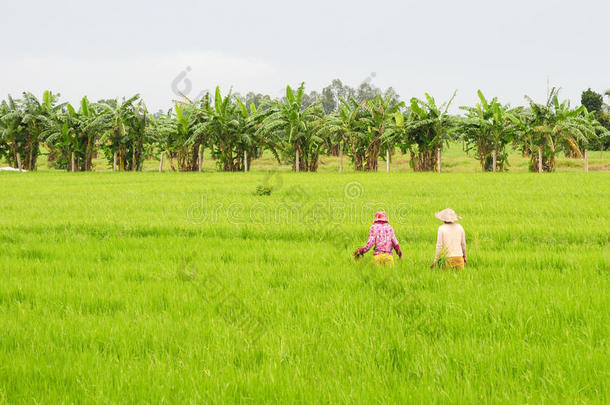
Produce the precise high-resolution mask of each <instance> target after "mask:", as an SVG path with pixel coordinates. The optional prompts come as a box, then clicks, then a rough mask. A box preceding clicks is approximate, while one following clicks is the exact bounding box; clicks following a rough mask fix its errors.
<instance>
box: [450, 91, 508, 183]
mask: <svg viewBox="0 0 610 405" xmlns="http://www.w3.org/2000/svg"><path fill="white" fill-rule="evenodd" d="M477 94H478V96H479V101H480V102H479V103H477V104H476V106H475V107H460V108H461V109H462V110H465V111H466V116H465V118H464V119H463V120H461V121H460V122H459V124H458V131H459V132H460V134H461V137H462V139H463V140H464V141H465V143H466V145H467V149H466V151H470V150H472V149H475V151H476V152H475V153H476V158H477V160H479V162H480V163H481V168H482V169H483V170H484V171H493V172H495V171H498V170H500V171H503V170H505V168H506V166H507V165H508V152H507V150H506V146H507V145H508V144H509V143H510V142H512V141H513V138H514V135H515V132H516V129H517V128H516V126H515V125H514V124H513V120H512V119H511V118H514V115H512V114H511V112H510V109H509V107H508V106H507V105H502V104H501V103H500V102H498V99H497V97H494V98H493V99H492V100H491V101H487V99H486V98H485V96H484V95H483V93H482V92H481V90H479V91H478V92H477Z"/></svg>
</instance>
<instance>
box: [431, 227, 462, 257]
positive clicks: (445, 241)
mask: <svg viewBox="0 0 610 405" xmlns="http://www.w3.org/2000/svg"><path fill="white" fill-rule="evenodd" d="M443 248H445V249H446V252H445V253H446V254H447V257H458V256H459V257H461V256H466V233H465V232H464V228H462V225H460V224H443V225H441V226H439V227H438V236H437V238H436V257H437V258H438V256H439V254H440V253H441V251H442V250H443Z"/></svg>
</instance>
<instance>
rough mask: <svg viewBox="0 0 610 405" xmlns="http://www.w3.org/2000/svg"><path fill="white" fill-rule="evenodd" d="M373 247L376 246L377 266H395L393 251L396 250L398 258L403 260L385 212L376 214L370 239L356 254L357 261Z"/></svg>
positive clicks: (375, 257)
mask: <svg viewBox="0 0 610 405" xmlns="http://www.w3.org/2000/svg"><path fill="white" fill-rule="evenodd" d="M373 245H374V246H375V250H374V251H373V262H374V263H375V264H377V265H387V266H393V265H394V257H393V256H392V250H396V254H397V255H398V257H400V258H402V252H401V251H400V246H398V240H397V239H396V235H394V229H393V228H392V225H390V224H389V222H388V218H387V217H386V214H385V212H383V211H379V212H377V213H376V214H375V220H374V221H373V225H371V229H370V230H369V239H368V241H367V242H366V245H365V246H364V247H362V248H360V249H358V250H356V251H355V252H354V257H355V258H356V260H357V259H358V258H360V256H362V255H363V254H365V253H366V252H368V251H369V250H370V249H371V247H373Z"/></svg>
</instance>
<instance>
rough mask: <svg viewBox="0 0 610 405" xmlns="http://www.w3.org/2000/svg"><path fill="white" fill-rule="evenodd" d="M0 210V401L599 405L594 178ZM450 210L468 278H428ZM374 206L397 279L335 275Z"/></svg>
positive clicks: (255, 176)
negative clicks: (442, 218) (390, 239)
mask: <svg viewBox="0 0 610 405" xmlns="http://www.w3.org/2000/svg"><path fill="white" fill-rule="evenodd" d="M475 163H476V162H475ZM261 184H268V185H269V186H271V187H272V192H271V195H268V196H267V195H257V194H256V189H257V186H259V185H261ZM0 201H1V206H2V208H1V210H0V313H1V314H2V315H1V316H0V402H4V403H134V402H137V403H218V402H225V403H226V402H238V403H260V402H282V403H293V402H318V403H319V402H322V403H336V402H341V403H346V402H347V403H351V402H355V403H371V402H374V403H405V402H407V403H413V402H418V403H607V402H608V401H610V388H609V387H610V384H608V381H610V365H609V364H610V362H609V360H610V311H608V308H610V294H609V293H608V291H610V248H609V246H610V245H609V242H610V232H609V231H608V230H609V229H610V214H609V211H608V202H609V201H610V177H609V176H608V174H607V173H605V172H590V173H582V172H575V173H567V172H564V173H553V174H530V173H496V174H492V173H488V174H484V173H441V174H438V173H419V174H414V173H408V172H404V171H403V172H391V173H353V172H352V173H303V174H295V173H285V172H281V173H279V172H278V173H274V174H270V173H268V172H265V171H263V170H261V171H259V172H251V173H167V172H165V173H153V172H145V173H58V172H45V171H41V172H37V173H26V174H20V173H0ZM448 206H449V207H452V208H454V209H455V210H456V211H457V212H458V213H459V214H460V215H462V216H463V220H462V221H461V223H462V225H463V226H464V228H465V230H466V236H467V243H468V265H467V268H466V270H465V271H462V272H452V271H438V270H430V269H429V265H430V264H431V262H432V260H433V255H434V244H435V238H436V229H437V226H438V225H439V223H438V221H437V220H436V219H435V218H434V216H433V214H434V212H435V211H438V210H440V209H443V208H445V207H448ZM379 208H383V209H386V210H387V212H388V215H389V219H390V222H391V223H392V225H393V226H394V229H395V231H396V234H397V237H398V240H399V241H400V244H401V248H402V251H403V253H404V256H403V259H402V260H397V263H396V265H395V266H394V267H393V268H391V269H380V268H375V267H373V265H372V264H371V261H372V260H371V256H370V253H369V254H367V256H365V257H364V258H363V259H362V260H360V261H359V262H354V261H353V259H352V256H351V252H352V251H353V250H354V249H355V248H357V247H360V246H362V244H363V243H364V242H365V240H366V237H367V235H368V227H369V225H370V222H371V219H372V217H373V213H374V212H375V211H376V210H377V209H379Z"/></svg>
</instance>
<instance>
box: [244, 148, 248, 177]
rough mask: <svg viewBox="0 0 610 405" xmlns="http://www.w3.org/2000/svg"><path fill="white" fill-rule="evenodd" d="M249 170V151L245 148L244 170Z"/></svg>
mask: <svg viewBox="0 0 610 405" xmlns="http://www.w3.org/2000/svg"><path fill="white" fill-rule="evenodd" d="M247 171H248V151H247V150H245V149H244V172H247Z"/></svg>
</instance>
